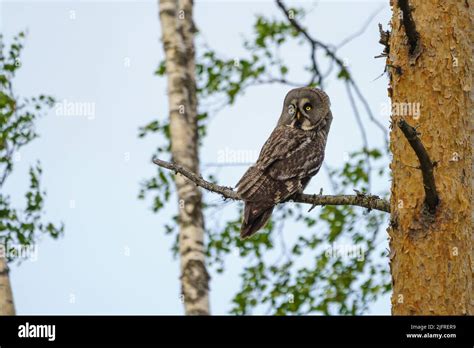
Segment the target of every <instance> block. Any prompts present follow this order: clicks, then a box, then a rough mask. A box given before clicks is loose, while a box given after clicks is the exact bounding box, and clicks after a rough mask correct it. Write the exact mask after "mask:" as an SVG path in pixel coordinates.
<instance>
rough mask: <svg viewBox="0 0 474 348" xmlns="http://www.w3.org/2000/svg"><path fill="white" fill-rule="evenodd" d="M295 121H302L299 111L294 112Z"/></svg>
mask: <svg viewBox="0 0 474 348" xmlns="http://www.w3.org/2000/svg"><path fill="white" fill-rule="evenodd" d="M296 119H297V120H298V121H301V119H302V117H301V113H300V111H299V110H298V111H296Z"/></svg>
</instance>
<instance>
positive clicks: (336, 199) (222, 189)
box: [153, 159, 390, 213]
mask: <svg viewBox="0 0 474 348" xmlns="http://www.w3.org/2000/svg"><path fill="white" fill-rule="evenodd" d="M153 163H155V164H156V165H158V166H160V167H163V168H166V169H169V170H172V171H174V172H175V173H179V174H181V175H183V176H185V177H186V178H188V179H189V180H191V181H192V182H193V183H195V184H196V185H197V186H200V187H202V188H204V189H206V190H208V191H211V192H215V193H218V194H220V195H221V196H223V197H224V198H227V199H233V200H241V199H240V197H239V196H238V194H237V192H235V191H234V190H233V189H232V188H231V187H226V186H220V185H216V184H213V183H211V182H209V181H206V180H204V179H203V178H202V177H201V176H199V175H197V174H195V173H193V172H191V171H189V170H188V169H186V168H184V167H182V166H180V165H178V164H175V163H170V162H166V161H162V160H160V159H154V160H153ZM289 201H291V202H295V203H306V204H311V205H355V206H359V207H363V208H367V209H373V210H380V211H383V212H386V213H390V204H389V202H388V201H386V200H385V199H382V198H380V197H378V196H375V195H368V194H357V195H334V196H332V195H325V196H323V195H309V194H304V193H302V194H298V195H295V196H293V197H291V199H290V200H289Z"/></svg>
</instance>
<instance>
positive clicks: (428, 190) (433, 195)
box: [398, 120, 439, 214]
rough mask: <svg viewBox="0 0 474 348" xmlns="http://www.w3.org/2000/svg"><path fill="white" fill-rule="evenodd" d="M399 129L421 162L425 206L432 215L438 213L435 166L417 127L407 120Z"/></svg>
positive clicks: (402, 121) (399, 125)
mask: <svg viewBox="0 0 474 348" xmlns="http://www.w3.org/2000/svg"><path fill="white" fill-rule="evenodd" d="M398 127H399V128H400V129H401V131H402V132H403V134H404V135H405V137H406V138H407V140H408V142H409V143H410V146H411V147H412V149H413V151H415V154H416V156H417V157H418V160H419V161H420V169H421V173H422V175H423V187H424V188H425V205H426V207H427V208H428V211H429V212H430V213H431V214H434V213H435V212H436V207H437V206H438V204H439V197H438V192H437V191H436V184H435V179H434V175H433V168H434V164H433V162H431V159H430V156H429V155H428V152H427V151H426V149H425V147H424V146H423V143H422V142H421V140H420V138H419V137H418V135H419V134H418V132H417V131H416V128H415V127H412V126H410V125H409V124H408V123H407V122H406V121H405V120H400V121H398Z"/></svg>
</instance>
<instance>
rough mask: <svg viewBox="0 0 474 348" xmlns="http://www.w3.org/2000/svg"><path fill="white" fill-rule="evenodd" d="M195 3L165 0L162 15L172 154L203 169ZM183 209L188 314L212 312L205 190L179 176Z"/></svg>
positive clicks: (182, 251) (183, 286)
mask: <svg viewBox="0 0 474 348" xmlns="http://www.w3.org/2000/svg"><path fill="white" fill-rule="evenodd" d="M192 10H193V3H192V1H190V0H181V1H177V0H160V1H159V16H160V22H161V30H162V42H163V47H164V50H165V59H166V74H167V79H168V102H169V118H170V136H171V154H172V159H173V161H174V162H175V163H178V164H180V165H182V166H184V167H186V168H188V169H189V170H191V171H193V172H195V173H198V172H199V157H198V135H197V99H196V82H195V61H194V42H193V40H194V31H195V30H194V24H193V18H192V14H193V13H192ZM175 184H176V188H177V193H178V207H179V209H178V210H179V213H178V216H179V253H180V262H181V289H182V299H183V302H184V307H185V312H186V314H188V315H207V314H209V274H208V273H207V270H206V264H205V254H204V219H203V215H202V209H201V204H202V196H201V192H200V190H199V188H197V187H196V185H194V183H192V182H191V181H189V180H188V179H186V178H185V177H183V176H182V175H180V174H177V175H176V176H175Z"/></svg>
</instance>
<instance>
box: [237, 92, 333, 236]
mask: <svg viewBox="0 0 474 348" xmlns="http://www.w3.org/2000/svg"><path fill="white" fill-rule="evenodd" d="M331 122H332V114H331V110H330V101H329V97H328V95H327V94H326V93H325V92H323V91H322V90H321V89H318V88H310V87H303V88H295V89H292V90H291V91H290V92H288V94H287V95H286V97H285V101H284V102H283V111H282V113H281V116H280V119H279V120H278V123H277V125H276V127H275V129H274V130H273V132H272V133H271V135H270V137H269V138H268V140H267V141H266V142H265V144H264V145H263V147H262V150H261V151H260V155H259V157H258V160H257V162H256V163H255V164H254V165H252V166H251V167H250V168H249V169H248V170H247V172H246V173H245V174H244V175H243V176H242V178H241V179H240V180H239V182H238V183H237V185H236V188H237V194H238V196H239V197H240V199H242V200H243V201H244V202H245V208H244V216H243V221H242V227H241V229H240V237H241V238H247V237H250V236H252V235H253V234H254V233H256V232H257V231H258V230H259V229H261V228H262V227H263V226H264V225H265V223H266V222H267V221H268V219H269V218H270V216H271V215H272V212H273V208H274V207H275V205H277V204H278V203H280V202H283V201H285V200H288V199H291V196H293V195H295V194H298V193H302V192H303V190H304V189H305V187H306V186H307V185H308V183H309V181H310V180H311V178H312V177H313V176H314V175H316V174H317V173H318V171H319V169H320V168H321V165H322V163H323V159H324V151H325V148H326V141H327V137H328V132H329V127H330V126H331Z"/></svg>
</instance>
